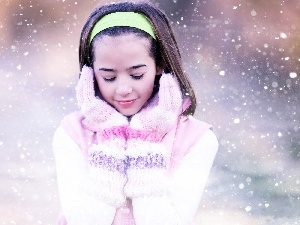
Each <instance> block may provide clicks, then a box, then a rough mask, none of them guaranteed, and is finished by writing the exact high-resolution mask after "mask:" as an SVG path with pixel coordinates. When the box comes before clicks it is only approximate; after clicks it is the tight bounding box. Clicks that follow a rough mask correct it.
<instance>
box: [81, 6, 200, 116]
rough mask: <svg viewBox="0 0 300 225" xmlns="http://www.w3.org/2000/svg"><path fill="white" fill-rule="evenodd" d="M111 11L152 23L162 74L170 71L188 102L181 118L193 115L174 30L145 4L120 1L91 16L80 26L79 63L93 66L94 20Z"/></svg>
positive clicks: (193, 101) (190, 91)
mask: <svg viewBox="0 0 300 225" xmlns="http://www.w3.org/2000/svg"><path fill="white" fill-rule="evenodd" d="M113 12H136V13H140V14H143V15H144V16H145V17H146V18H147V19H148V20H149V21H150V23H151V25H152V27H153V30H154V33H155V35H156V39H157V43H158V46H159V51H160V53H161V56H162V58H163V61H164V64H165V70H164V71H165V72H166V73H169V72H171V73H172V74H174V75H175V76H176V77H177V80H178V82H179V84H180V88H181V92H182V93H183V96H186V95H187V96H188V97H189V98H190V99H191V105H190V106H189V107H188V108H187V109H186V110H185V111H184V112H183V115H193V114H194V113H195V110H196V104H197V101H196V96H195V93H194V91H193V88H192V86H191V83H190V81H189V78H188V76H187V75H186V73H185V72H184V70H183V65H182V60H181V55H180V51H179V48H178V45H177V41H176V39H175V36H174V32H173V29H172V27H171V25H170V22H169V19H168V18H167V16H166V15H165V14H164V13H163V12H162V11H161V10H159V9H158V8H156V7H154V6H153V5H151V4H149V3H145V2H138V3H133V2H121V3H115V4H109V5H104V6H100V7H98V8H96V9H94V11H93V12H92V13H91V14H90V16H89V17H88V19H87V21H86V23H85V25H84V26H83V29H82V32H81V37H80V43H79V64H80V68H82V67H83V66H84V65H87V66H91V67H92V65H93V61H92V60H93V54H92V49H91V45H90V43H89V40H90V34H91V31H92V29H93V27H94V25H95V23H96V22H97V21H99V20H100V19H101V18H102V17H103V16H105V15H107V14H109V13H113Z"/></svg>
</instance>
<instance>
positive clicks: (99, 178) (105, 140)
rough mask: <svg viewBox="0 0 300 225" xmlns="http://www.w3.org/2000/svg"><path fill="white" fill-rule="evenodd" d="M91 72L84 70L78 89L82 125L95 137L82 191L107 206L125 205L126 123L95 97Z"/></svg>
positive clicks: (88, 69)
mask: <svg viewBox="0 0 300 225" xmlns="http://www.w3.org/2000/svg"><path fill="white" fill-rule="evenodd" d="M93 76H94V75H93V70H92V68H89V67H86V66H84V67H83V68H82V72H81V76H80V79H79V82H78V86H77V89H76V91H77V93H76V94H77V99H78V103H79V106H80V107H81V110H82V113H83V114H84V116H85V119H84V120H83V121H82V123H83V125H84V126H85V127H86V128H87V129H89V130H91V131H93V132H96V133H97V140H98V144H94V145H92V146H91V147H90V149H89V150H88V161H89V166H88V177H87V180H86V183H85V184H84V188H85V190H86V191H87V192H89V194H90V195H94V196H95V197H97V198H99V199H101V200H103V201H104V202H106V203H107V204H110V205H113V206H120V205H121V204H122V203H123V202H124V201H125V196H124V194H123V187H124V185H125V183H126V180H127V179H126V174H125V169H126V166H125V159H126V156H125V152H124V151H125V144H126V135H125V133H126V128H127V126H128V120H127V118H126V117H125V116H123V115H122V114H120V113H119V112H117V111H116V110H115V109H114V108H112V107H111V106H110V105H108V104H107V103H106V102H105V101H103V100H101V99H99V98H96V97H95V91H94V80H93Z"/></svg>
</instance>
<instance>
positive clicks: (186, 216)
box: [53, 2, 218, 225]
mask: <svg viewBox="0 0 300 225" xmlns="http://www.w3.org/2000/svg"><path fill="white" fill-rule="evenodd" d="M79 57H80V67H81V68H82V70H81V74H80V79H79V82H78V85H77V88H76V95H77V100H78V104H79V106H80V111H78V112H74V113H71V114H70V115H67V116H66V117H65V118H64V119H63V121H62V123H61V126H60V127H59V128H58V129H57V130H56V132H55V135H54V140H53V150H54V155H55V159H56V168H57V182H58V188H59V195H60V201H61V205H62V212H63V215H62V216H61V217H60V218H59V220H58V224H68V225H77V224H78V225H97V224H101V225H106V224H109V225H110V224H115V225H123V224H128V225H134V224H137V225H139V224H142V225H147V224H151V225H153V224H156V225H160V224H164V225H173V224H192V223H193V219H194V217H195V215H196V211H197V208H198V204H199V201H200V199H201V195H202V192H203V190H204V186H205V183H206V180H207V177H208V175H209V171H210V168H211V166H212V163H213V160H214V157H215V154H216V152H217V149H218V142H217V140H216V137H215V135H214V133H213V132H212V131H211V129H210V128H211V126H210V125H208V124H206V123H204V122H201V121H198V120H196V119H194V118H193V117H192V115H193V114H194V112H195V108H196V98H195V94H194V92H193V89H192V87H191V84H190V82H189V79H188V77H187V76H186V74H185V73H184V70H183V68H182V62H181V56H180V53H179V49H178V46H177V42H176V40H175V37H174V34H173V31H172V29H171V26H170V23H169V21H168V19H167V18H166V16H165V14H164V13H163V12H161V11H160V10H159V9H157V8H155V7H153V6H152V5H150V4H148V3H131V2H123V3H117V4H110V5H106V6H102V7H99V8H97V9H95V10H94V11H93V12H92V13H91V15H90V16H89V18H88V20H87V22H86V23H85V25H84V27H83V30H82V33H81V38H80V46H79Z"/></svg>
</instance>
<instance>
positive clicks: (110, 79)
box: [103, 77, 116, 82]
mask: <svg viewBox="0 0 300 225" xmlns="http://www.w3.org/2000/svg"><path fill="white" fill-rule="evenodd" d="M115 79H116V77H111V78H105V77H103V80H104V81H105V82H113V81H115Z"/></svg>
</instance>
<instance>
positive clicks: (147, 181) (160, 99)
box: [124, 74, 182, 198]
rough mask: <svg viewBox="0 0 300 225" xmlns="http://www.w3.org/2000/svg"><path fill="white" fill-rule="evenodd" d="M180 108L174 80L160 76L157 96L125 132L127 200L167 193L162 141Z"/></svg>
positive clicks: (165, 161) (166, 154)
mask: <svg viewBox="0 0 300 225" xmlns="http://www.w3.org/2000/svg"><path fill="white" fill-rule="evenodd" d="M181 107H182V94H181V91H180V89H179V86H178V84H177V82H176V80H175V78H173V76H172V75H171V74H163V75H162V77H161V78H160V88H159V92H158V95H157V96H155V97H154V99H153V100H152V101H151V102H150V103H149V104H148V106H147V107H145V108H144V109H142V110H141V112H139V113H137V114H136V115H134V116H133V117H132V119H131V121H130V124H129V127H128V128H127V148H126V155H127V163H128V169H127V178H128V181H127V183H126V185H125V189H124V191H125V194H126V196H128V197H131V198H134V197H143V196H153V195H155V196H157V195H163V194H164V193H165V192H166V191H167V177H166V172H167V171H166V169H167V162H168V160H169V158H170V156H169V154H170V153H169V152H168V151H167V149H166V146H165V145H164V144H162V143H161V140H162V138H163V137H164V135H165V134H166V133H167V132H168V131H169V130H170V129H172V127H173V126H175V125H176V124H177V120H178V116H179V114H180V113H181V111H182V108H181Z"/></svg>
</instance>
